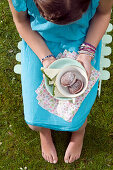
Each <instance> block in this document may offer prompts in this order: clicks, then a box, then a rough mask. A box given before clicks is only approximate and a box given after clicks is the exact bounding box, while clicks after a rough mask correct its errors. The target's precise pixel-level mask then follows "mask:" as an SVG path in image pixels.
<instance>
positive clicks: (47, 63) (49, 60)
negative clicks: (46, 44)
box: [42, 57, 56, 68]
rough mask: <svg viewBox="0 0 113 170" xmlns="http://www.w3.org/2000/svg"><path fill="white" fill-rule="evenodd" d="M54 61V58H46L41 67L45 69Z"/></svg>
mask: <svg viewBox="0 0 113 170" xmlns="http://www.w3.org/2000/svg"><path fill="white" fill-rule="evenodd" d="M55 60H56V58H55V57H50V58H46V59H45V60H44V61H43V63H42V64H43V67H45V68H47V67H48V66H49V65H50V64H51V63H53V62H54V61H55Z"/></svg>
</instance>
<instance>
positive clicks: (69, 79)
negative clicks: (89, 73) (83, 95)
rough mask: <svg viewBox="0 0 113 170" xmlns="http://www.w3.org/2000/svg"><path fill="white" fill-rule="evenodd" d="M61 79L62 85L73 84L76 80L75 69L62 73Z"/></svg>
mask: <svg viewBox="0 0 113 170" xmlns="http://www.w3.org/2000/svg"><path fill="white" fill-rule="evenodd" d="M60 81H61V85H62V86H65V87H67V86H71V85H72V84H74V83H75V81H76V75H75V73H74V72H73V71H67V72H66V73H64V74H63V75H62V77H61V79H60Z"/></svg>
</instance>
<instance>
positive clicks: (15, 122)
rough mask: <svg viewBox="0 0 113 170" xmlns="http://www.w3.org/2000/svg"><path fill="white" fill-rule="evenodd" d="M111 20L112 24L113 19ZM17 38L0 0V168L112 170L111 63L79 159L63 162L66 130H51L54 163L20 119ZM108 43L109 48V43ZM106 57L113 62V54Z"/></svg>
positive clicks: (20, 103)
mask: <svg viewBox="0 0 113 170" xmlns="http://www.w3.org/2000/svg"><path fill="white" fill-rule="evenodd" d="M112 16H113V15H112ZM111 22H112V24H113V19H112V20H111ZM111 34H112V35H113V32H111ZM19 41H20V38H19V35H18V33H17V31H16V28H15V25H14V23H13V20H12V15H11V12H10V10H9V7H8V3H7V1H6V0H4V1H2V2H1V1H0V60H1V61H0V95H1V100H0V102H1V103H0V142H1V143H0V153H1V154H0V170H18V169H20V167H22V168H24V167H27V168H28V170H38V169H41V170H42V169H43V170H45V169H46V170H53V169H55V170H61V169H65V170H72V169H73V170H75V169H76V170H78V169H79V170H82V169H86V170H112V169H113V157H112V156H113V150H112V149H113V140H112V137H113V64H111V66H110V67H109V68H108V70H109V71H110V73H111V78H110V79H109V80H108V81H103V82H102V92H101V97H100V98H98V97H97V99H96V101H95V104H94V105H93V107H92V110H91V113H90V115H89V116H88V125H87V128H86V135H85V139H84V146H83V150H82V154H81V158H80V159H79V160H78V161H76V162H74V163H72V164H65V163H64V161H63V157H64V153H65V149H66V147H67V144H68V142H69V137H70V133H69V132H58V131H52V134H53V139H54V142H55V146H56V149H57V152H58V157H59V161H58V163H57V164H56V165H53V164H50V163H47V162H45V161H44V159H43V158H42V156H41V149H40V139H39V133H37V132H35V131H32V130H31V129H30V128H28V126H27V124H26V123H25V121H24V115H23V102H22V95H21V82H20V75H17V74H15V73H14V71H13V68H14V65H16V64H17V61H16V59H15V56H16V54H17V52H19V50H18V48H17V44H18V42H19ZM110 46H112V47H113V43H112V44H110ZM109 58H110V59H111V61H112V63H113V54H112V55H110V56H109ZM62 141H64V143H62Z"/></svg>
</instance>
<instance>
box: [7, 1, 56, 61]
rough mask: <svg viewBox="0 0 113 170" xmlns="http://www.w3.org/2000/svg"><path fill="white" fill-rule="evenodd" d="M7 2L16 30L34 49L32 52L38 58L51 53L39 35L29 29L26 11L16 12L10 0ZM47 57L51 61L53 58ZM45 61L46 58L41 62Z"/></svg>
mask: <svg viewBox="0 0 113 170" xmlns="http://www.w3.org/2000/svg"><path fill="white" fill-rule="evenodd" d="M8 2H9V6H10V9H11V12H12V15H13V21H14V23H15V25H16V28H17V31H18V32H19V34H20V36H21V37H22V38H23V39H24V40H25V41H26V43H27V44H28V45H29V46H30V48H31V49H32V50H33V51H34V53H35V54H36V55H37V56H38V57H39V59H40V60H41V59H42V58H43V57H45V56H47V55H50V54H52V53H51V52H50V50H49V49H48V47H47V45H46V43H45V42H44V40H43V38H42V37H41V35H40V34H39V33H38V32H36V31H33V30H32V29H31V25H30V19H29V15H28V13H27V11H25V12H23V11H22V12H17V11H16V10H15V9H14V7H13V4H12V0H8ZM49 59H50V60H51V62H53V60H55V59H54V58H53V57H51V58H49ZM45 61H46V59H45V60H44V61H43V63H44V62H45Z"/></svg>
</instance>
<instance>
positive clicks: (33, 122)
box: [8, 0, 113, 163]
mask: <svg viewBox="0 0 113 170" xmlns="http://www.w3.org/2000/svg"><path fill="white" fill-rule="evenodd" d="M8 1H9V6H10V9H11V12H12V15H13V20H14V22H15V24H16V28H17V30H18V32H19V34H20V36H21V37H22V43H23V45H22V50H21V57H22V58H21V65H22V72H21V82H22V95H23V103H24V116H25V121H26V123H27V124H28V126H29V127H30V128H31V129H32V130H35V131H39V132H40V139H41V149H42V156H43V158H44V159H45V160H46V161H48V162H50V163H56V162H57V161H58V157H57V152H56V149H55V146H54V143H53V141H52V137H51V130H50V129H53V130H60V131H70V132H72V135H71V139H70V142H69V145H68V146H67V149H66V152H65V156H64V161H65V162H66V163H72V162H74V161H75V160H77V159H78V158H79V157H80V154H81V150H82V144H83V138H84V133H85V127H86V124H87V116H88V114H89V112H90V110H91V108H92V105H93V103H94V101H95V98H96V95H97V89H98V81H97V82H96V84H95V85H94V87H93V88H92V90H91V91H90V93H89V94H88V95H87V97H86V98H85V100H84V101H83V103H82V104H81V106H80V108H79V110H78V111H77V113H76V115H75V116H74V118H73V120H72V122H71V123H69V122H66V121H64V120H63V119H62V118H60V117H57V116H56V115H54V114H51V113H49V112H48V111H47V110H44V109H43V108H42V107H40V105H38V102H37V100H36V93H35V90H36V89H37V87H38V86H39V85H40V84H41V81H42V79H43V76H42V72H41V71H40V68H41V67H42V66H44V67H48V66H49V65H50V64H51V63H52V62H54V61H55V60H56V59H55V58H56V56H57V54H58V53H60V52H63V51H64V49H67V50H68V51H71V52H72V51H76V52H78V50H79V47H80V46H81V44H82V43H84V42H85V47H87V46H88V48H91V47H93V49H95V48H96V53H95V61H96V62H95V63H94V60H92V57H91V55H90V53H89V52H88V50H86V51H87V52H86V51H84V52H83V53H82V54H81V53H80V54H79V55H78V57H77V60H78V61H79V62H81V63H82V64H83V65H84V67H85V69H86V71H87V74H88V77H90V67H91V64H92V65H93V66H94V67H95V69H97V70H99V63H100V52H101V39H102V36H103V35H104V33H105V31H106V29H107V27H108V24H109V21H110V16H111V8H112V5H113V0H109V1H108V0H100V1H99V0H62V1H60V0H35V1H33V0H8ZM86 43H88V44H86ZM86 49H87V48H86ZM48 55H52V56H51V57H50V56H49V57H47V58H45V57H46V56H48ZM42 59H43V60H42ZM86 106H87V107H86Z"/></svg>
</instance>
